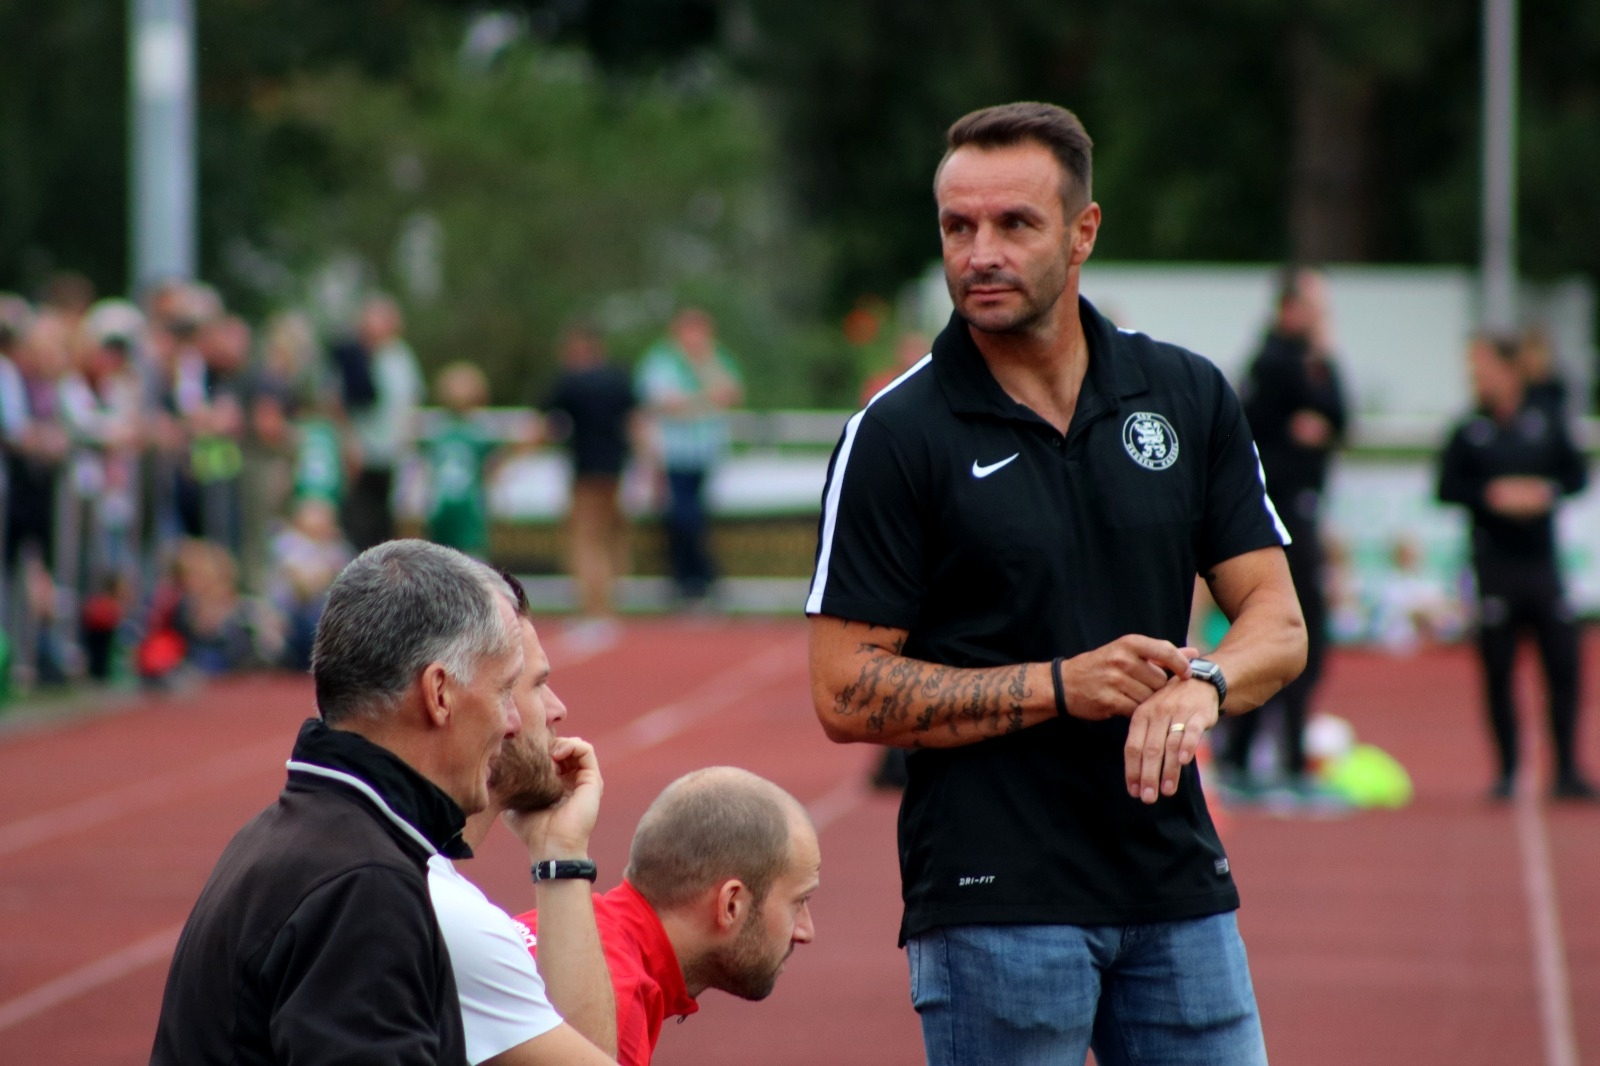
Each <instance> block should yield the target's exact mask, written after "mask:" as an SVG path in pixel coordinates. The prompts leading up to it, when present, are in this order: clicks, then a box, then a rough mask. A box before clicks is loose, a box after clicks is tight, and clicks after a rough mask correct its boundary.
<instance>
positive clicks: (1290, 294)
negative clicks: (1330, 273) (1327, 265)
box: [1277, 262, 1322, 308]
mask: <svg viewBox="0 0 1600 1066" xmlns="http://www.w3.org/2000/svg"><path fill="white" fill-rule="evenodd" d="M1321 273H1322V268H1321V267H1320V266H1318V265H1317V264H1315V263H1301V262H1293V263H1287V264H1285V265H1284V266H1283V267H1282V268H1281V269H1280V270H1279V271H1278V303H1277V306H1278V307H1280V308H1281V307H1283V306H1284V305H1285V304H1287V303H1289V302H1290V301H1291V300H1298V299H1300V297H1301V296H1303V295H1305V293H1304V289H1305V278H1306V275H1307V274H1321Z"/></svg>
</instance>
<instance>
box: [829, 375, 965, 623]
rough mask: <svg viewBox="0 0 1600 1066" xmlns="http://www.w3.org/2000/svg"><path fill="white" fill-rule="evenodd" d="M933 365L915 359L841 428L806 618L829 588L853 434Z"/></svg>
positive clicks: (853, 443)
mask: <svg viewBox="0 0 1600 1066" xmlns="http://www.w3.org/2000/svg"><path fill="white" fill-rule="evenodd" d="M932 362H933V353H932V352H929V353H928V354H927V355H925V356H923V357H922V358H921V359H918V360H917V361H916V362H915V363H914V364H912V366H911V369H909V370H907V371H906V372H905V373H904V374H901V375H900V376H899V377H897V378H895V379H894V380H893V381H891V382H889V384H887V385H885V386H884V387H883V388H881V389H879V390H878V391H877V392H876V393H874V394H873V396H872V399H870V400H868V401H867V406H866V407H863V408H862V409H861V410H859V411H857V412H856V413H855V414H853V415H851V416H850V421H848V422H846V423H845V424H844V442H843V443H842V444H840V445H839V460H838V462H836V463H834V464H833V473H832V475H831V476H830V477H829V478H828V485H827V488H826V489H825V490H824V491H823V494H822V547H821V550H820V551H818V552H817V573H816V576H815V577H813V578H812V579H811V595H809V596H807V597H806V614H821V613H822V593H823V590H824V589H826V588H827V586H828V563H829V561H830V560H831V559H832V558H833V533H834V529H835V527H836V526H837V525H838V522H839V495H840V493H841V492H843V491H844V471H845V467H846V466H847V465H848V464H849V462H850V453H851V451H852V450H854V448H855V443H856V430H857V429H858V428H860V426H861V419H862V418H863V417H864V416H865V415H866V413H867V409H868V408H870V407H871V406H872V405H873V404H875V403H877V402H878V401H879V400H881V399H883V398H884V397H885V396H887V395H889V393H891V392H893V391H894V390H895V389H897V388H899V387H900V385H901V384H902V383H904V382H905V381H906V380H907V379H909V378H910V377H911V376H912V375H913V374H917V373H920V372H921V371H922V370H924V369H925V368H926V367H928V366H929V365H930V364H931V363H932Z"/></svg>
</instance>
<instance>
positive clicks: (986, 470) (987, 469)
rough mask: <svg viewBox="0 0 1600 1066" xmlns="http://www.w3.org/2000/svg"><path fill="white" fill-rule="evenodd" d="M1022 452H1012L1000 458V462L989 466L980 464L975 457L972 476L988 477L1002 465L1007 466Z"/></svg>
mask: <svg viewBox="0 0 1600 1066" xmlns="http://www.w3.org/2000/svg"><path fill="white" fill-rule="evenodd" d="M1021 454H1022V453H1021V452H1012V453H1011V454H1010V455H1009V456H1007V457H1006V458H1004V459H1002V460H1000V461H999V462H998V463H990V464H989V465H988V466H979V465H978V460H976V459H974V460H972V476H973V477H988V476H989V475H990V474H992V473H994V472H995V471H996V470H999V469H1000V468H1001V467H1002V466H1005V465H1006V464H1007V463H1009V462H1011V461H1012V460H1013V459H1015V458H1016V457H1017V456H1019V455H1021Z"/></svg>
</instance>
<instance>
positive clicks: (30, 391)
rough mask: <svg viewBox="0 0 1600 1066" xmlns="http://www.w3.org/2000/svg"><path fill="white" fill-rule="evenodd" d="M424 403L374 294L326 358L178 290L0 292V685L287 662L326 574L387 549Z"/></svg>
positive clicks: (309, 329)
mask: <svg viewBox="0 0 1600 1066" xmlns="http://www.w3.org/2000/svg"><path fill="white" fill-rule="evenodd" d="M423 393H424V388H423V383H422V377H421V373H420V371H419V369H418V367H417V362H416V359H415V357H414V355H413V354H412V352H411V351H410V349H409V348H408V347H407V346H406V344H405V342H404V340H403V339H402V336H401V317H400V312H399V309H398V307H397V306H396V305H395V303H394V302H393V301H392V300H389V299H387V298H385V297H382V296H376V297H373V298H371V299H369V300H368V301H367V302H366V303H365V304H364V305H363V307H362V308H361V312H360V316H359V321H358V322H357V323H356V324H355V326H354V328H353V329H352V331H351V334H350V336H348V337H346V338H342V339H339V340H338V341H336V342H335V343H332V344H330V345H328V346H327V347H326V348H325V347H324V345H323V344H322V343H321V340H320V339H319V337H318V334H317V331H316V330H315V329H314V328H313V325H312V323H311V321H310V320H309V319H308V318H307V317H306V316H305V315H303V314H299V313H295V312H289V313H283V314H278V315H275V316H273V317H272V318H270V319H268V320H267V321H266V322H264V323H262V324H261V325H260V327H259V329H257V328H254V327H253V326H252V325H251V324H250V323H247V322H246V321H245V320H244V319H243V318H241V317H240V316H239V315H237V314H235V313H233V312H231V311H230V309H229V308H228V307H227V306H226V305H225V304H224V302H223V300H222V299H221V297H220V296H219V295H218V294H217V293H216V291H215V290H213V289H212V288H210V287H209V286H206V285H204V284H198V283H194V282H188V281H177V280H174V281H169V282H164V283H161V284H157V285H154V286H152V287H151V288H150V289H149V291H148V292H146V293H145V294H144V295H143V298H142V301H141V302H140V303H139V304H135V303H132V302H130V301H127V300H122V299H97V294H96V293H95V291H94V288H93V286H92V285H91V284H90V283H89V281H88V280H87V279H85V278H83V277H81V276H79V275H76V274H61V275H57V276H56V277H54V278H52V279H51V280H50V281H49V283H48V284H47V285H46V286H45V288H44V290H43V292H42V293H41V294H40V296H39V298H38V299H37V300H34V301H30V300H26V299H23V298H22V297H20V296H16V295H11V294H0V441H3V447H4V452H5V468H4V479H3V487H0V492H3V499H4V511H5V526H4V555H3V557H4V568H3V572H0V620H3V625H4V641H3V646H0V683H5V684H12V683H14V684H17V685H21V686H32V685H36V684H50V683H59V682H63V681H66V680H68V679H71V678H74V677H77V676H82V675H85V674H87V675H89V676H91V677H95V678H102V679H103V678H108V677H110V676H112V675H113V674H115V673H118V672H119V671H121V672H123V673H127V674H137V675H139V676H142V677H144V678H145V679H147V680H152V681H156V680H167V681H171V680H174V679H177V678H181V677H184V676H192V675H194V674H197V673H217V672H222V671H227V670H232V669H236V668H240V667H245V666H259V665H283V666H287V667H295V668H297V667H303V666H304V665H305V664H306V660H307V656H308V654H309V648H310V635H311V632H312V630H313V629H314V627H315V624H316V618H317V615H318V613H319V611H320V607H321V600H322V596H323V593H324V591H325V590H326V588H327V586H328V584H329V583H330V582H331V580H332V578H333V576H334V575H335V574H337V573H338V571H339V570H340V568H341V567H342V566H343V565H344V563H345V561H347V560H348V559H349V558H351V557H352V555H353V553H354V552H355V551H357V550H359V549H360V548H362V547H365V546H367V545H370V544H373V543H377V542H378V541H380V540H384V539H387V538H388V537H391V536H393V535H394V519H393V514H392V511H391V502H390V501H391V499H392V497H393V491H392V489H393V481H394V476H395V470H396V466H397V463H398V462H399V461H400V460H401V458H402V456H403V455H404V453H405V450H406V449H407V448H408V447H409V446H410V444H411V442H412V441H413V440H414V439H415V434H416V430H417V424H416V420H417V413H418V410H419V408H420V405H421V403H422V401H423Z"/></svg>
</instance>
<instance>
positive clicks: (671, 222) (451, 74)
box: [235, 40, 827, 405]
mask: <svg viewBox="0 0 1600 1066" xmlns="http://www.w3.org/2000/svg"><path fill="white" fill-rule="evenodd" d="M259 118H260V122H261V124H262V127H263V128H264V129H265V130H266V131H267V134H268V136H269V138H280V139H287V140H288V141H290V142H292V144H293V145H295V148H294V150H293V152H292V153H290V152H287V151H285V153H284V154H285V156H289V155H291V154H292V156H293V160H292V161H291V159H289V158H285V159H283V160H281V161H280V162H279V164H278V165H277V167H276V168H275V174H276V180H277V182H278V183H279V184H280V186H281V185H283V184H284V183H292V185H291V187H292V188H293V189H294V191H293V193H292V194H288V195H283V194H282V192H281V189H280V195H283V198H282V200H281V202H280V206H279V209H278V210H277V211H276V212H275V218H274V221H275V225H274V228H273V229H272V230H271V231H270V233H269V234H268V235H267V237H266V239H265V243H264V244H263V245H262V246H260V247H251V248H249V249H247V250H243V251H242V253H241V254H238V255H236V256H235V259H236V260H238V262H236V263H235V266H236V267H240V268H242V269H236V270H235V274H236V275H237V274H240V273H248V264H249V263H251V262H256V263H259V264H283V265H285V266H286V267H287V269H283V270H281V271H276V272H275V271H274V270H273V269H272V268H271V267H270V266H268V267H267V269H264V270H261V271H260V272H259V273H260V279H259V282H260V284H261V286H262V287H263V288H271V287H272V285H273V281H274V278H275V277H276V278H277V279H279V281H280V283H281V289H280V291H277V292H273V293H272V295H273V296H275V297H276V298H278V299H279V300H290V301H294V300H299V299H303V298H304V297H305V296H307V295H310V296H311V297H313V298H314V299H315V301H316V302H317V303H319V304H320V306H322V307H323V308H324V309H325V310H326V311H328V312H329V313H330V314H331V317H332V318H333V319H334V321H337V320H338V319H339V318H340V317H341V316H340V315H339V312H340V311H341V310H349V306H348V301H347V300H341V298H340V297H341V294H342V295H346V296H347V295H349V294H350V292H351V290H352V289H353V288H355V287H357V285H359V284H369V285H370V284H373V283H375V284H377V285H379V286H381V287H383V288H386V289H391V290H393V291H395V292H396V293H398V294H399V295H400V296H401V297H402V299H403V300H404V301H405V303H406V306H407V309H408V313H409V319H410V329H409V334H410V337H411V339H412V342H413V344H414V345H415V347H416V348H417V350H418V352H419V354H420V355H421V357H422V358H423V361H424V363H425V364H428V365H438V364H439V363H441V362H443V361H446V360H449V359H460V358H467V359H473V360H474V361H476V362H478V363H479V364H480V365H482V366H483V367H484V369H485V370H486V371H488V373H489V376H490V379H491V382H493V384H494V386H495V395H496V399H497V400H499V401H501V402H514V401H522V400H527V399H531V398H534V397H535V396H536V395H537V394H538V393H539V392H540V391H542V385H543V384H544V382H545V379H546V378H547V377H548V374H549V372H550V370H551V369H552V368H553V365H554V348H555V345H556V341H557V339H558V334H559V332H560V330H561V328H562V327H563V325H564V324H566V323H567V322H569V321H570V320H573V319H575V318H578V317H582V318H586V319H589V320H591V321H592V322H594V323H596V324H597V325H598V326H599V327H600V328H601V329H602V330H603V332H604V333H605V334H606V335H607V336H608V337H609V338H610V340H611V342H612V345H613V347H614V348H615V349H616V351H617V354H619V355H621V356H623V357H624V358H631V357H632V356H633V355H635V354H637V353H638V352H639V351H640V350H642V349H643V348H644V347H645V346H646V345H647V344H648V342H649V341H650V340H651V339H652V338H653V336H654V335H655V334H656V333H658V332H659V331H660V330H661V329H662V328H663V327H664V325H665V323H666V321H667V319H668V318H669V317H670V316H671V314H672V313H673V312H674V311H675V310H676V309H677V308H678V307H679V306H680V305H681V304H683V303H685V302H692V303H696V304H699V305H701V306H704V307H705V308H707V309H708V310H709V311H710V312H711V313H712V314H713V315H714V316H715V317H716V319H717V321H718V322H719V324H720V329H721V332H722V335H723V339H724V341H725V342H726V343H727V344H728V345H729V347H730V348H732V350H733V351H735V352H736V353H737V354H738V355H739V356H740V358H741V361H742V362H743V364H744V366H745V369H746V373H747V375H748V379H749V385H750V390H749V391H750V394H751V400H752V402H755V403H760V404H763V405H777V404H784V403H799V404H805V403H811V402H815V401H817V400H820V399H827V397H819V396H816V395H814V392H815V390H814V389H813V388H812V384H813V383H812V381H810V380H809V379H808V377H807V367H808V366H809V365H810V364H812V363H814V362H815V358H814V353H813V352H812V351H810V350H809V348H808V346H812V347H814V346H816V345H818V344H825V343H827V338H825V337H818V336H816V335H815V334H816V331H815V330H814V328H812V327H809V326H808V322H809V321H810V319H811V312H812V311H813V308H814V301H813V300H812V299H811V294H812V290H813V289H814V288H815V283H814V279H815V277H816V274H817V267H816V264H815V259H816V257H815V256H808V254H807V251H806V247H807V245H806V242H805V240H804V239H803V238H802V237H801V236H799V235H797V234H796V233H795V232H794V231H793V227H792V226H791V225H790V223H789V219H788V212H787V210H786V208H785V205H784V203H783V198H782V190H781V188H780V187H777V186H776V185H775V184H774V183H773V182H772V180H771V175H772V174H774V173H775V172H776V170H777V167H776V162H775V160H774V159H773V155H772V144H771V139H770V137H769V135H768V134H767V132H766V130H765V127H764V125H763V123H762V122H761V121H760V114H759V110H758V109H757V107H756V105H755V101H754V99H753V95H752V93H751V92H750V91H749V90H748V89H746V88H744V87H742V86H740V85H739V84H737V83H729V82H728V80H727V78H726V77H725V75H724V74H723V73H721V72H720V71H719V70H718V69H717V68H716V67H715V66H714V65H711V64H707V65H704V66H702V67H699V68H696V69H695V71H693V72H692V74H685V75H684V76H681V77H678V78H676V79H669V78H650V79H638V80H627V81H611V80H608V79H606V78H604V77H603V76H602V75H601V74H600V73H599V72H598V71H597V69H596V68H595V67H594V65H593V64H592V63H591V62H590V61H589V59H588V57H587V55H586V54H585V53H583V52H581V51H578V50H575V49H570V48H557V47H551V46H545V45H540V44H534V43H530V42H528V41H525V40H519V41H514V42H512V43H510V44H509V45H507V46H505V47H504V48H503V49H501V50H500V51H498V53H497V54H496V55H495V56H494V58H493V60H492V61H489V62H481V63H475V62H469V61H465V60H463V58H462V57H461V56H460V55H459V53H458V52H457V51H456V50H455V49H444V48H439V49H434V50H429V51H425V52H424V53H423V54H422V55H420V56H419V57H418V59H417V61H416V62H415V63H414V64H413V66H412V69H411V72H410V75H409V77H407V78H406V79H405V80H404V81H393V80H380V79H376V78H373V77H371V76H369V75H365V74H361V73H359V72H356V71H352V70H341V71H333V72H329V73H325V74H315V75H304V76H300V77H296V78H293V79H290V80H289V82H288V83H287V84H286V85H285V86H284V88H283V91H282V92H281V93H280V94H278V95H277V96H275V97H274V98H273V100H272V101H271V103H270V107H269V108H267V109H264V110H263V113H262V114H261V115H260V116H259ZM341 271H343V276H341ZM303 279H309V280H310V292H309V293H307V292H306V291H305V284H304V281H303ZM341 283H343V288H342V289H341Z"/></svg>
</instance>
